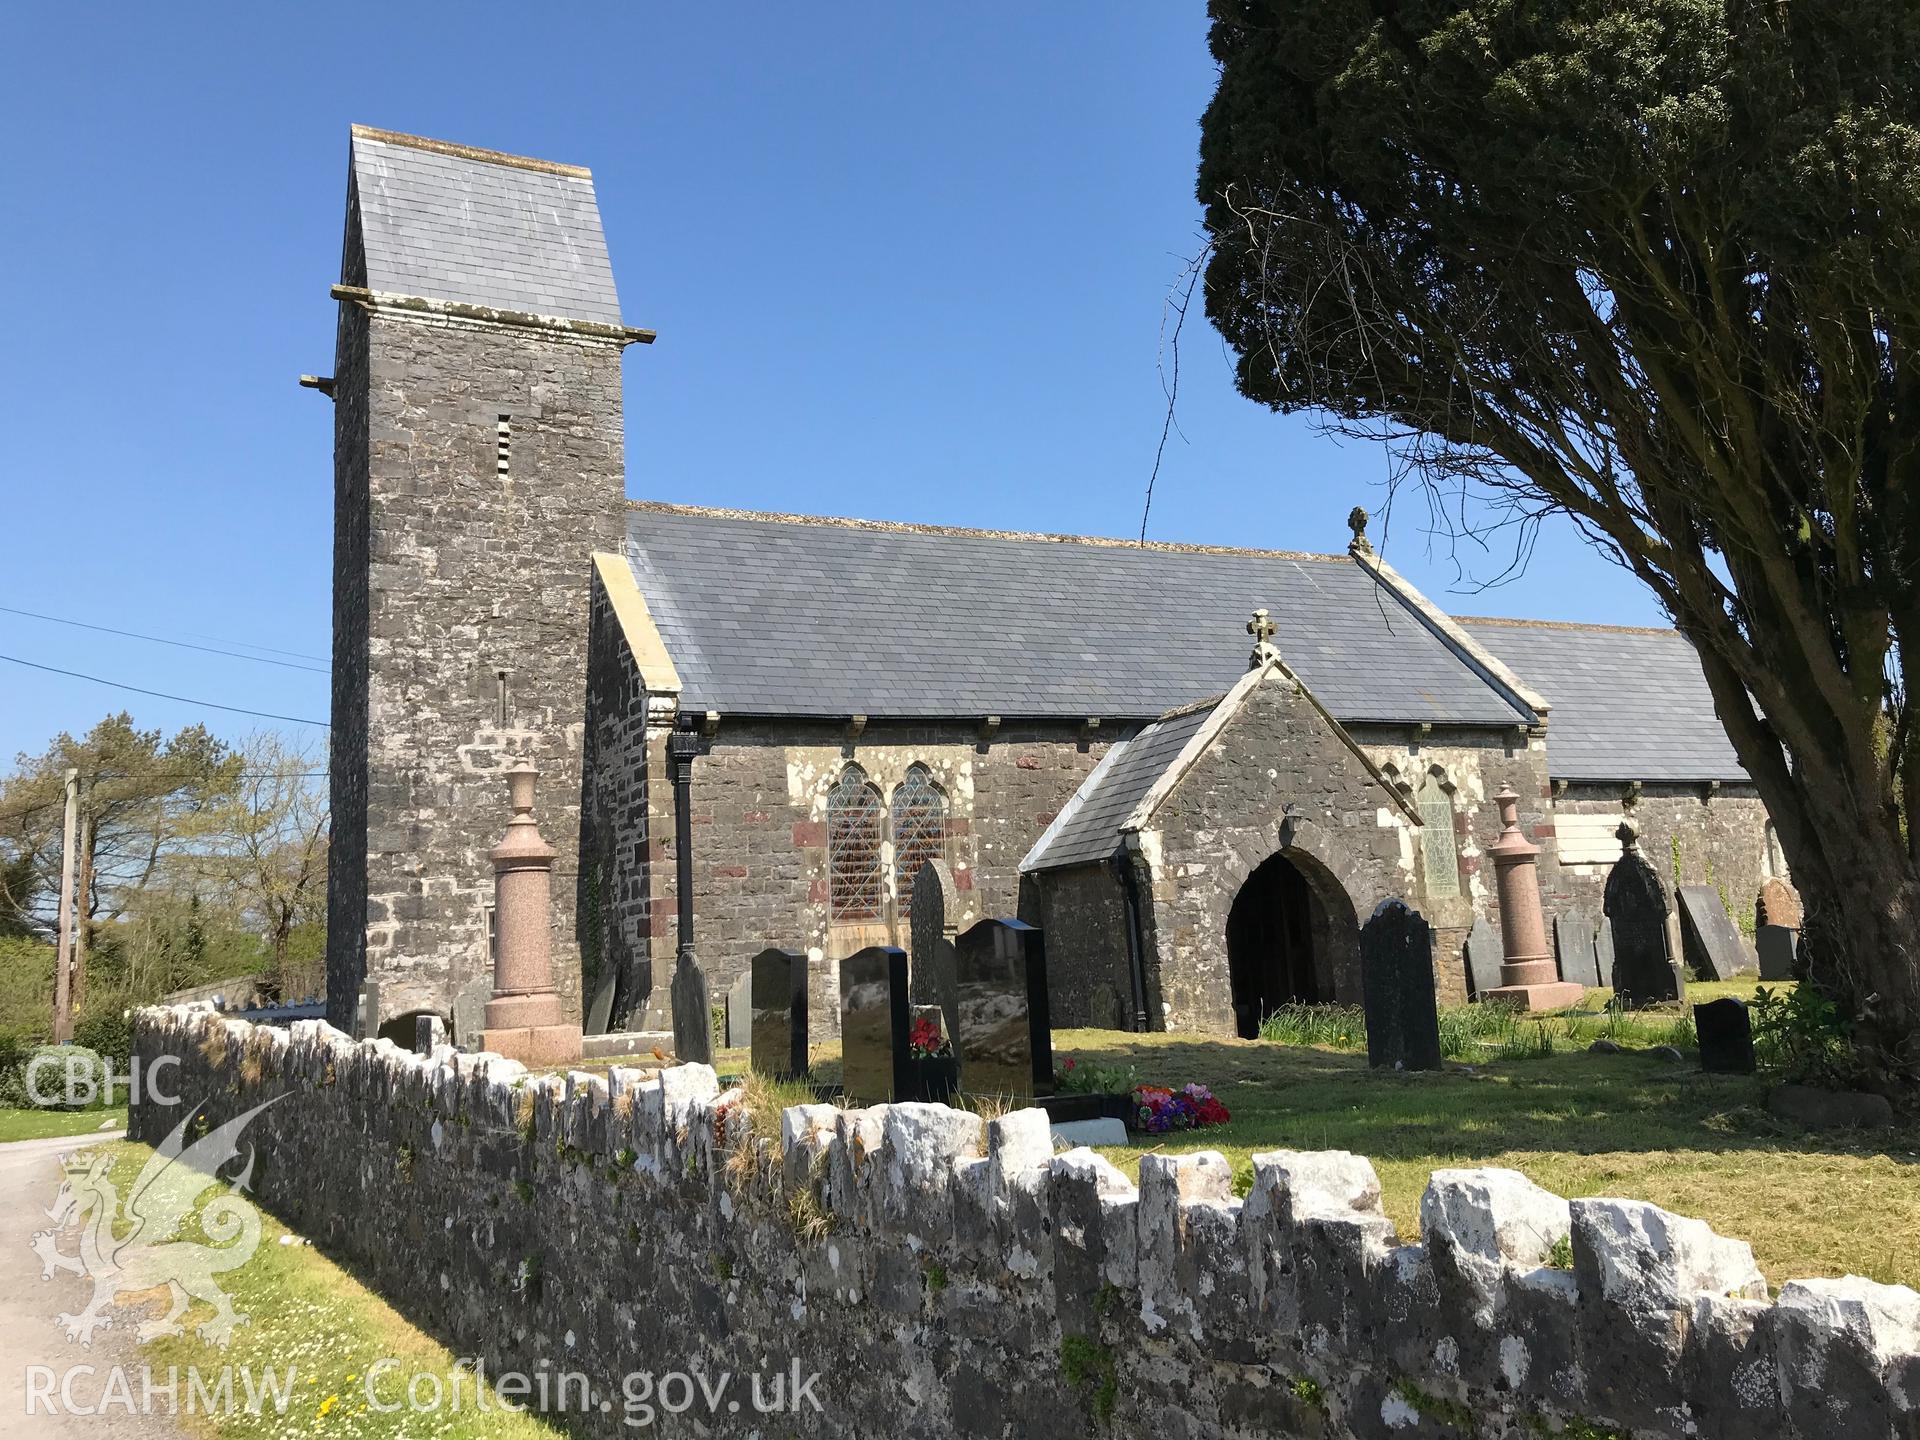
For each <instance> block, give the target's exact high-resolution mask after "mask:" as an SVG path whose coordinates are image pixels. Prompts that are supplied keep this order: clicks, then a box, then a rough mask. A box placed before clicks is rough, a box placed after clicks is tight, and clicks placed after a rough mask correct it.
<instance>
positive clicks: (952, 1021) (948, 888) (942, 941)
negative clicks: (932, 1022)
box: [908, 860, 960, 1039]
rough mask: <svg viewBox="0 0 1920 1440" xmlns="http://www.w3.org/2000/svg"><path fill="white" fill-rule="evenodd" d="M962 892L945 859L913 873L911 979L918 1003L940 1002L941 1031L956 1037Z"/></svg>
mask: <svg viewBox="0 0 1920 1440" xmlns="http://www.w3.org/2000/svg"><path fill="white" fill-rule="evenodd" d="M959 913H960V892H959V891H958V890H957V889H956V888H955V887H954V883H953V872H952V871H951V870H949V869H948V868H947V862H946V861H944V860H929V861H928V862H927V863H926V864H924V865H922V866H921V867H920V873H919V874H917V875H915V876H914V877H913V903H912V908H911V911H910V916H911V925H910V928H911V932H912V933H911V941H910V943H911V944H912V946H913V949H912V953H911V958H910V960H909V962H908V968H909V972H910V974H909V980H910V982H911V985H912V989H913V999H914V1003H915V1004H917V1005H938V1006H939V1007H940V1011H941V1016H942V1024H941V1026H940V1028H941V1031H942V1032H943V1033H944V1034H945V1035H946V1036H947V1038H948V1039H952V1038H953V1037H954V1036H956V1035H958V1034H959V1033H960V992H959V988H958V984H957V977H956V975H955V971H954V951H953V937H954V934H955V924H954V920H955V917H956V916H957V915H958V914H959Z"/></svg>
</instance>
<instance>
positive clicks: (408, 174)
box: [353, 125, 621, 325]
mask: <svg viewBox="0 0 1920 1440" xmlns="http://www.w3.org/2000/svg"><path fill="white" fill-rule="evenodd" d="M353 180H354V185H355V188H356V191H357V193H358V196H359V202H360V232H361V239H362V244H363V246H364V247H365V251H366V263H367V288H368V289H369V290H374V291H383V292H386V293H388V294H394V295H417V296H423V297H425V298H427V299H430V300H453V301H459V302H461V303H463V304H468V305H484V306H488V307H490V308H492V309H496V310H513V311H520V312H524V313H527V314H532V315H546V316H554V317H558V318H561V319H567V320H590V321H596V322H599V323H601V324H606V325H618V324H620V323H621V320H620V297H619V294H618V293H617V292H616V291H615V289H614V284H613V266H612V264H611V262H610V261H609V260H608V258H607V240H606V236H605V234H604V233H602V231H601V228H600V204H599V201H598V200H597V199H596V198H595V197H594V193H593V174H592V172H591V171H588V170H585V169H582V168H581V167H579V166H577V165H559V164H555V163H553V162H551V161H546V160H529V159H526V158H524V157H522V156H518V155H503V154H500V153H499V152H497V151H492V150H476V149H474V148H472V147H471V146H466V145H454V144H450V143H447V142H445V141H440V140H427V139H423V138H421V137H420V136H417V135H400V134H395V133H393V132H391V131H386V130H372V129H368V128H367V127H366V126H363V125H356V126H354V127H353Z"/></svg>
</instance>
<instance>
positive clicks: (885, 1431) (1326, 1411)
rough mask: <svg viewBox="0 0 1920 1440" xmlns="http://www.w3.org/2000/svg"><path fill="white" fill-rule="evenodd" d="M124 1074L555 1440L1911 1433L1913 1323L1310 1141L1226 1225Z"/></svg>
mask: <svg viewBox="0 0 1920 1440" xmlns="http://www.w3.org/2000/svg"><path fill="white" fill-rule="evenodd" d="M135 1048H136V1053H137V1054H138V1055H139V1056H140V1057H141V1058H142V1059H144V1060H145V1061H146V1062H147V1064H148V1065H151V1064H152V1063H153V1061H154V1060H156V1059H157V1058H159V1057H161V1056H163V1055H167V1056H174V1057H177V1058H178V1060H179V1061H180V1065H179V1068H178V1071H177V1072H176V1074H175V1075H170V1076H167V1077H166V1080H165V1081H163V1082H162V1083H163V1087H164V1086H165V1085H166V1084H168V1083H170V1082H171V1081H173V1080H175V1079H177V1080H178V1082H179V1084H178V1089H179V1092H180V1094H181V1095H182V1096H183V1097H184V1099H185V1100H186V1101H187V1104H188V1106H191V1105H194V1104H200V1103H204V1105H205V1107H206V1114H207V1118H208V1119H210V1120H211V1122H212V1123H214V1124H218V1123H221V1122H223V1121H225V1120H227V1119H231V1118H234V1117H236V1116H238V1115H240V1114H242V1113H244V1112H246V1111H247V1110H250V1109H252V1108H253V1107H255V1106H258V1105H261V1104H263V1103H264V1102H267V1101H270V1100H276V1099H277V1103H274V1104H272V1105H271V1106H270V1108H267V1109H265V1110H263V1111H262V1112H260V1113H259V1114H258V1115H257V1116H255V1118H254V1119H253V1120H252V1121H251V1123H250V1124H249V1126H248V1128H247V1130H246V1131H245V1133H244V1135H243V1140H244V1141H246V1142H250V1143H251V1144H252V1145H253V1146H254V1147H256V1158H255V1168H254V1181H255V1190H256V1193H257V1195H258V1197H259V1198H260V1199H261V1201H262V1202H263V1203H264V1204H266V1205H267V1206H268V1207H269V1208H271V1209H272V1210H274V1211H275V1212H276V1213H277V1214H279V1215H280V1216H282V1217H283V1218H284V1219H285V1220H286V1221H287V1222H288V1223H289V1224H290V1225H293V1226H295V1227H297V1228H299V1229H301V1230H302V1231H304V1233H306V1234H307V1235H308V1236H309V1237H311V1238H312V1239H314V1240H315V1241H317V1242H319V1243H321V1244H323V1245H324V1246H326V1247H327V1248H328V1249H329V1250H330V1251H331V1252H333V1253H334V1254H336V1255H338V1256H340V1257H341V1258H342V1259H344V1260H345V1261H346V1262H347V1263H348V1264H350V1265H351V1266H352V1267H353V1268H355V1269H356V1271H357V1272H358V1273H360V1274H361V1275H362V1276H363V1277H365V1278H366V1279H367V1280H369V1281H370V1282H371V1283H373V1284H374V1285H376V1286H377V1287H378V1288H379V1289H380V1290H381V1291H382V1292H383V1293H384V1294H385V1295H386V1296H387V1297H388V1298H390V1299H391V1300H392V1301H393V1303H394V1304H396V1305H397V1306H398V1307H399V1308H400V1309H401V1310H402V1311H403V1312H405V1313H406V1314H407V1315H408V1316H409V1317H410V1318H411V1319H413V1320H414V1321H415V1322H416V1323H419V1324H421V1325H423V1326H424V1327H426V1328H428V1329H430V1330H432V1331H434V1332H436V1333H437V1334H439V1335H440V1336H441V1337H442V1338H443V1339H445V1340H447V1341H448V1342H449V1343H450V1344H451V1345H452V1346H453V1347H454V1349H455V1350H456V1351H457V1352H459V1353H461V1354H463V1355H477V1356H479V1357H481V1358H482V1359H483V1360H484V1362H485V1364H486V1367H487V1369H488V1371H489V1372H490V1373H492V1374H496V1375H497V1374H500V1373H503V1372H504V1371H506V1370H509V1369H518V1370H522V1371H531V1370H533V1369H535V1368H537V1367H538V1366H539V1365H540V1363H541V1362H542V1361H546V1362H548V1363H550V1364H551V1365H552V1366H553V1367H554V1368H556V1369H560V1370H578V1371H583V1372H585V1373H586V1374H588V1375H589V1376H592V1377H595V1381H596V1385H597V1386H599V1387H601V1388H600V1389H599V1390H598V1393H599V1394H600V1395H604V1396H609V1397H612V1402H613V1408H612V1409H611V1411H610V1412H608V1413H605V1414H601V1413H599V1412H590V1413H589V1414H587V1415H586V1416H585V1417H584V1418H583V1419H582V1420H580V1421H578V1422H576V1423H579V1424H580V1426H581V1428H582V1429H583V1431H585V1432H586V1433H594V1434H605V1435H616V1434H632V1433H635V1432H634V1430H633V1429H631V1428H629V1427H627V1426H625V1425H623V1424H622V1423H621V1421H622V1410H621V1403H620V1399H619V1397H620V1395H621V1393H622V1392H621V1383H622V1377H624V1376H626V1375H628V1374H631V1373H634V1372H641V1371H652V1372H656V1373H658V1372H665V1371H669V1370H701V1371H704V1372H705V1373H707V1374H708V1375H713V1374H715V1373H716V1372H718V1371H721V1370H726V1371H730V1372H732V1373H733V1374H734V1375H735V1376H745V1375H748V1374H751V1373H754V1372H756V1371H757V1372H760V1373H762V1374H766V1375H771V1374H772V1373H773V1372H776V1371H791V1370H792V1368H793V1366H794V1363H795V1362H797V1363H798V1366H799V1369H800V1370H801V1371H802V1372H818V1373H819V1375H820V1376H821V1379H820V1381H819V1382H818V1384H817V1385H816V1386H815V1388H814V1391H813V1393H814V1394H815V1395H816V1396H817V1397H818V1399H819V1401H820V1403H821V1405H822V1407H823V1408H822V1410H821V1411H820V1412H819V1413H814V1412H813V1411H812V1410H811V1409H809V1408H803V1409H802V1410H801V1411H800V1413H798V1414H789V1415H786V1416H782V1417H780V1418H778V1419H775V1418H773V1417H764V1418H762V1417H756V1416H754V1415H752V1414H751V1413H747V1414H744V1415H741V1416H738V1417H730V1416H728V1415H726V1414H722V1415H720V1416H718V1417H715V1418H714V1419H713V1420H712V1421H711V1422H709V1421H707V1420H706V1419H705V1418H704V1417H701V1415H700V1412H699V1411H698V1410H695V1411H694V1412H692V1413H689V1414H687V1415H684V1416H680V1417H677V1418H676V1417H666V1416H663V1417H661V1419H660V1421H659V1423H660V1426H661V1430H662V1433H667V1434H691V1433H699V1434H720V1435H728V1434H741V1435H744V1434H748V1433H753V1432H757V1433H760V1434H764V1435H768V1436H772V1435H776V1434H777V1435H788V1434H803V1435H823V1436H824V1435H856V1436H873V1437H887V1440H894V1437H901V1436H945V1435H966V1436H1002V1435H1011V1436H1041V1435H1045V1436H1056V1435H1089V1436H1092V1435H1107V1434H1135V1435H1152V1436H1155V1437H1200V1436H1235V1437H1238V1436H1299V1437H1389V1436H1422V1437H1425V1436H1440V1437H1447V1436H1463V1437H1464V1436H1476V1437H1502V1440H1534V1437H1539V1436H1551V1435H1565V1436H1572V1437H1580V1440H1598V1437H1606V1436H1628V1435H1631V1436H1635V1437H1656V1436H1657V1437H1675V1440H1677V1437H1681V1436H1707V1437H1718V1440H1743V1437H1754V1440H1760V1437H1768V1440H1777V1437H1809V1440H1811V1437H1816V1436H1818V1437H1834V1436H1846V1437H1878V1436H1909V1437H1910V1436H1915V1435H1920V1295H1916V1294H1915V1293H1914V1292H1913V1291H1912V1290H1908V1289H1906V1288H1904V1287H1894V1286H1883V1285H1876V1284H1873V1283H1871V1282H1868V1281H1864V1280H1858V1279H1847V1280H1809V1281H1795V1282H1791V1283H1789V1284H1787V1285H1786V1286H1784V1287H1783V1288H1782V1289H1781V1291H1780V1293H1779V1296H1778V1298H1777V1300H1774V1301H1771V1302H1770V1301H1768V1300H1767V1299H1765V1298H1763V1297H1764V1296H1765V1294H1766V1282H1765V1281H1764V1279H1763V1278H1762V1276H1761V1275H1760V1273H1759V1271H1758V1270H1756V1269H1755V1267H1754V1263H1753V1258H1752V1254H1751V1252H1750V1250H1749V1248H1748V1247H1747V1245H1746V1244H1745V1243H1744V1242H1742V1241H1738V1240H1731V1239H1726V1238H1723V1237H1721V1236H1718V1235H1716V1234H1714V1233H1713V1232H1712V1231H1711V1230H1709V1229H1708V1227H1707V1226H1706V1225H1705V1224H1703V1223H1702V1222H1700V1221H1697V1220H1691V1219H1686V1218H1684V1217H1681V1216H1677V1215H1672V1214H1668V1213H1667V1212H1665V1211H1662V1210H1659V1209H1657V1208H1655V1207H1654V1206H1652V1205H1648V1204H1643V1203H1641V1202H1638V1201H1632V1200H1610V1199H1595V1200H1576V1201H1574V1202H1573V1203H1572V1204H1571V1205H1569V1204H1568V1203H1567V1202H1566V1201H1564V1200H1562V1199H1560V1198H1559V1197H1557V1196H1554V1195H1551V1194H1549V1193H1548V1192H1546V1191H1544V1190H1541V1189H1539V1188H1537V1187H1536V1186H1534V1185H1532V1184H1531V1183H1530V1182H1528V1181H1527V1180H1526V1179H1525V1178H1524V1177H1522V1176H1520V1175H1519V1174H1517V1173H1515V1172H1513V1171H1506V1170H1445V1171H1440V1172H1437V1173H1436V1174H1435V1175H1434V1177H1433V1180H1432V1183H1431V1185H1430V1186H1429V1188H1428V1190H1427V1193H1426V1196H1425V1198H1424V1200H1423V1202H1422V1207H1421V1216H1422V1226H1423V1229H1424V1231H1425V1238H1424V1242H1423V1243H1421V1244H1412V1245H1409V1244H1402V1243H1399V1241H1398V1240H1397V1238H1396V1236H1395V1234H1394V1231H1393V1227H1392V1225H1391V1223H1390V1222H1389V1221H1388V1220H1387V1219H1386V1218H1385V1216H1384V1215H1383V1214H1382V1213H1381V1208H1380V1187H1379V1183H1378V1181H1377V1180H1376V1178H1375V1176H1374V1171H1373V1167H1372V1166H1371V1165H1370V1164H1369V1163H1368V1162H1367V1161H1366V1160H1364V1159H1362V1158H1360V1157H1358V1156H1355V1155H1351V1154H1348V1153H1346V1152H1342V1151H1333V1152H1320V1153H1314V1152H1297V1151H1278V1152H1274V1153H1271V1154H1266V1155H1261V1156H1258V1157H1256V1159H1255V1163H1254V1178H1253V1187H1252V1190H1251V1192H1250V1193H1248V1194H1247V1195H1245V1196H1244V1197H1238V1196H1236V1195H1235V1194H1234V1193H1233V1189H1234V1187H1233V1181H1232V1173H1231V1171H1230V1169H1229V1167H1228V1165H1227V1163H1226V1161H1225V1160H1224V1159H1223V1158H1222V1157H1221V1156H1219V1155H1218V1154H1214V1153H1209V1152H1203V1153H1200V1154H1195V1155H1184V1156H1164V1155H1153V1154H1149V1155H1146V1156H1144V1157H1143V1158H1142V1160H1141V1165H1140V1185H1139V1187H1138V1188H1137V1189H1136V1187H1135V1186H1134V1185H1133V1184H1131V1183H1130V1182H1128V1181H1127V1180H1126V1179H1125V1178H1124V1177H1123V1176H1122V1175H1121V1174H1120V1173H1119V1172H1118V1171H1116V1170H1115V1169H1114V1168H1113V1167H1112V1166H1110V1165H1109V1164H1107V1163H1106V1162H1105V1161H1104V1160H1103V1159H1101V1158H1100V1157H1099V1156H1097V1155H1095V1154H1094V1153H1093V1152H1091V1151H1088V1150H1075V1151H1070V1152H1068V1153H1066V1154H1062V1155H1056V1154H1054V1153H1053V1150H1052V1147H1051V1145H1050V1143H1049V1136H1048V1129H1047V1125H1046V1120H1045V1116H1044V1114H1043V1113H1042V1112H1040V1111H1037V1110H1027V1111H1019V1112H1015V1113H1013V1114H1009V1115H1006V1116H1003V1117H1001V1118H1000V1119H997V1120H994V1121H991V1122H986V1121H983V1120H982V1119H981V1118H980V1117H978V1116H976V1115H973V1114H970V1113H967V1112H962V1111H958V1110H950V1109H947V1108H945V1107H942V1106H936V1105H893V1106H876V1107H873V1108H870V1109H865V1110H851V1111H844V1110H840V1109H836V1108H834V1107H832V1106H828V1105H802V1106H796V1107H794V1108H792V1109H788V1110H786V1111H785V1112H784V1113H783V1114H781V1115H777V1116H754V1117H752V1123H751V1124H749V1122H748V1117H747V1115H746V1112H745V1103H746V1094H745V1092H743V1091H741V1090H737V1089H736V1090H730V1091H727V1092H725V1093H722V1092H721V1090H720V1087H719V1085H718V1083H717V1081H716V1079H715V1076H714V1072H713V1071H712V1070H710V1069H708V1068H707V1067H705V1066H701V1065H688V1066H681V1067H678V1068H674V1069H669V1070H665V1071H662V1072H659V1073H658V1074H657V1075H647V1074H643V1073H642V1072H639V1071H633V1070H623V1069H619V1068H616V1069H614V1070H612V1071H611V1072H610V1073H609V1074H608V1075H606V1076H604V1077H602V1076H598V1075H589V1074H585V1073H576V1074H574V1075H572V1076H568V1077H558V1076H539V1075H529V1074H527V1073H526V1072H525V1071H524V1070H523V1069H522V1068H521V1067H520V1066H519V1065H518V1064H516V1063H514V1062H511V1061H505V1060H502V1059H501V1058H499V1057H498V1056H493V1055H486V1054H480V1055H469V1054H458V1053H455V1052H454V1051H452V1050H451V1049H442V1050H440V1051H438V1052H436V1054H435V1055H434V1056H433V1057H432V1058H430V1059H429V1058H426V1057H421V1056H416V1055H413V1054H410V1053H408V1052H405V1051H402V1050H400V1049H398V1048H397V1047H395V1046H394V1045H392V1044H391V1043H390V1042H387V1041H384V1040H381V1041H368V1042H363V1043H359V1044H356V1043H354V1042H352V1041H350V1040H348V1039H347V1038H346V1037H345V1036H343V1035H341V1034H340V1033H339V1032H337V1031H335V1030H333V1029H331V1028H330V1027H328V1026H327V1025H326V1024H324V1023H323V1022H319V1021H301V1022H298V1023H296V1024H295V1025H293V1026H292V1027H291V1029H285V1030H283V1029H275V1028H269V1027H255V1026H250V1025H247V1024H245V1023H243V1022H240V1021H235V1020H230V1019H227V1018H224V1017H221V1016H217V1015H214V1014H212V1013H211V1012H209V1011H207V1010H204V1009H195V1008H174V1009H149V1010H144V1011H142V1012H141V1013H140V1015H139V1016H138V1018H137V1020H136V1040H135ZM188 1113H189V1110H188V1109H187V1108H183V1107H178V1106H176V1107H163V1106H158V1105H154V1104H152V1103H144V1104H142V1105H140V1106H137V1107H136V1108H135V1110H134V1113H133V1117H132V1126H131V1128H132V1133H133V1134H134V1136H135V1138H137V1139H141V1140H144V1141H147V1142H149V1143H157V1142H158V1141H160V1140H161V1139H163V1138H164V1137H165V1136H166V1135H167V1133H168V1132H170V1131H171V1130H172V1129H173V1128H174V1127H175V1126H177V1125H179V1124H180V1123H181V1121H182V1120H183V1119H184V1118H185V1117H186V1116H187V1115H188ZM1569 1240H1570V1245H1571V1262H1572V1263H1571V1268H1570V1269H1568V1268H1556V1267H1554V1266H1553V1265H1552V1264H1550V1263H1549V1261H1550V1259H1551V1258H1553V1257H1554V1256H1555V1255H1556V1253H1558V1255H1559V1256H1560V1257H1562V1258H1564V1257H1565V1255H1566V1253H1567V1249H1568V1247H1567V1245H1565V1244H1563V1243H1561V1242H1565V1241H1569ZM742 1383H744V1382H742ZM736 1393H737V1392H736ZM696 1418H700V1419H701V1423H700V1424H698V1425H696V1424H694V1423H693V1422H694V1421H695V1420H696Z"/></svg>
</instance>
